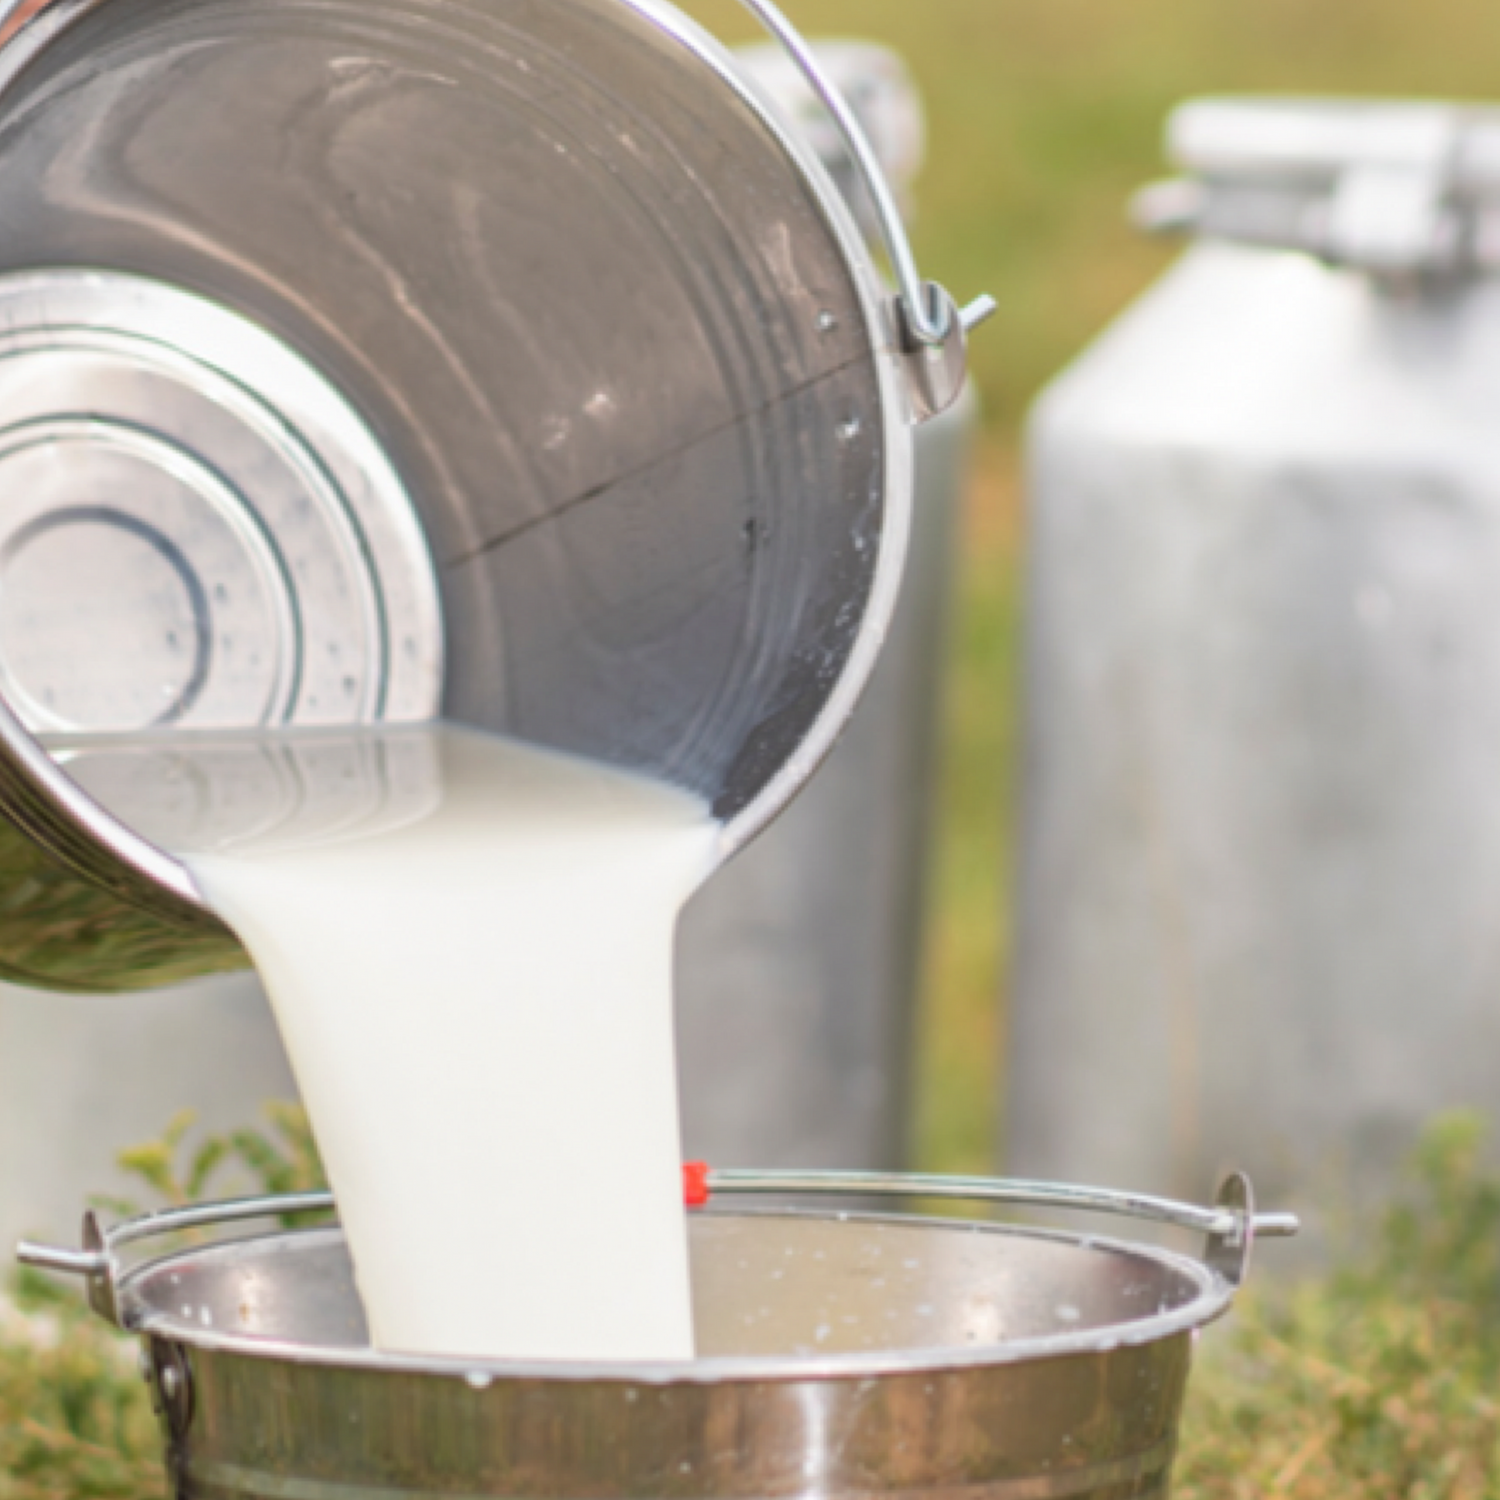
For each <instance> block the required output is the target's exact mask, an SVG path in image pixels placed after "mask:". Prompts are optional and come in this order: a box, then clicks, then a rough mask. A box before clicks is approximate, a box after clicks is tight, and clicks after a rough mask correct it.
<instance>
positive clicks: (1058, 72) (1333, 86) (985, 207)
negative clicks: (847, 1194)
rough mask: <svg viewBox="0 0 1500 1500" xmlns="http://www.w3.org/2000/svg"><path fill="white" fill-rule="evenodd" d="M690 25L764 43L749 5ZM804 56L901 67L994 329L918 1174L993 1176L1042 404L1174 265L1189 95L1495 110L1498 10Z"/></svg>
mask: <svg viewBox="0 0 1500 1500" xmlns="http://www.w3.org/2000/svg"><path fill="white" fill-rule="evenodd" d="M689 8H690V9H691V10H692V11H693V12H694V13H695V14H696V15H698V16H699V17H700V18H701V19H703V20H704V21H705V22H706V23H708V24H710V25H711V26H712V27H713V28H714V29H715V30H716V31H717V32H718V33H719V34H720V35H721V36H724V37H726V38H727V39H731V40H742V39H749V38H751V37H753V36H755V35H756V32H755V29H754V25H753V23H752V22H750V21H749V20H748V19H747V17H746V13H745V12H744V11H743V9H741V8H740V7H739V6H738V5H737V4H736V3H735V0H697V3H693V4H691V5H690V6H689ZM785 8H786V9H787V11H788V12H789V14H790V15H791V16H792V18H793V19H794V20H795V21H796V22H797V24H798V25H799V26H800V27H801V28H802V29H803V30H804V31H805V32H807V33H808V34H809V35H812V36H817V35H830V36H832V35H844V36H864V37H870V38H873V39H876V40H879V41H884V42H887V43H889V44H890V45H892V46H894V47H895V48H897V49H898V50H899V51H900V52H901V53H902V55H903V56H904V57H905V58H906V59H907V61H908V63H909V64H910V65H911V67H912V69H913V71H914V72H915V73H916V75H917V79H918V81H919V83H920V84H921V86H922V88H923V90H924V92H925V96H926V101H927V108H928V116H929V126H930V143H929V157H928V165H927V169H926V172H925V173H924V175H923V178H922V180H921V183H920V185H919V194H918V202H919V211H918V217H917V221H916V225H915V233H916V240H917V248H918V251H919V254H920V258H921V261H922V265H923V270H924V272H925V274H927V275H929V276H932V277H934V278H935V279H937V280H939V281H942V282H943V283H945V284H946V285H947V286H948V287H949V289H950V290H951V291H952V292H953V293H954V295H955V296H956V297H957V298H958V299H959V300H960V301H965V300H967V299H968V298H970V297H972V296H974V295H975V294H977V293H979V292H981V291H988V292H990V293H992V294H993V295H994V296H995V297H996V298H997V299H998V301H999V304H1000V312H999V315H998V317H997V318H996V319H995V320H994V321H993V322H991V323H990V324H988V325H987V326H986V327H985V328H984V330H983V331H982V332H981V333H980V334H979V335H978V337H977V338H976V340H975V344H974V350H973V365H974V370H975V374H976V378H977V380H978V384H979V387H980V390H981V393H982V396H983V399H984V406H985V436H984V441H983V443H982V445H981V451H980V453H979V455H978V459H977V463H976V469H975V475H974V482H973V485H972V503H971V504H970V506H969V512H968V516H967V521H966V527H965V533H964V537H963V541H962V552H963V566H962V581H961V587H960V598H959V609H958V616H957V619H956V621H955V639H954V651H953V658H952V665H951V680H950V685H949V688H950V690H949V695H948V723H947V756H946V766H945V775H944V783H943V791H942V799H943V818H942V833H941V841H940V851H939V877H938V887H937V891H936V894H935V901H934V929H933V937H932V942H931V950H930V954H929V959H928V965H927V983H926V986H925V994H924V1008H923V1017H922V1026H921V1050H920V1058H919V1072H918V1079H919V1081H918V1121H917V1135H916V1140H915V1141H914V1143H913V1156H914V1160H915V1162H916V1163H917V1164H919V1165H921V1166H923V1167H925V1168H929V1169H932V1170H938V1171H977V1170H983V1169H985V1168H987V1167H990V1166H992V1165H994V1160H995V1158H994V1150H995V1113H996V1108H997V1105H998V1074H999V1059H1000V1057H1001V1050H1002V1047H1003V1026H1004V1015H1003V989H1004V973H1005V968H1006V959H1007V954H1008V949H1009V930H1008V914H1007V913H1008V899H1007V897H1008V892H1007V889H1006V880H1007V866H1008V861H1009V850H1010V832H1011V827H1012V821H1013V820H1012V812H1013V788H1014V769H1015V767H1014V761H1015V757H1014V745H1015V717H1016V695H1017V689H1018V674H1017V670H1016V661H1015V655H1016V644H1017V620H1018V604H1019V581H1020V556H1021V548H1022V542H1023V536H1024V525H1023V516H1022V507H1021V502H1020V494H1019V485H1018V482H1017V452H1018V446H1019V439H1020V431H1021V426H1022V422H1023V419H1024V416H1025V411H1026V408H1027V406H1028V405H1029V403H1030V401H1031V399H1032V397H1033V396H1034V395H1035V394H1036V392H1037V391H1038V389H1039V388H1040V387H1041V386H1042V385H1043V384H1044V383H1045V382H1046V381H1047V380H1048V379H1049V378H1050V377H1051V376H1052V375H1053V374H1054V373H1055V372H1056V371H1057V370H1058V369H1060V368H1061V367H1062V366H1063V365H1064V364H1065V363H1066V362H1067V361H1068V360H1069V359H1070V358H1071V357H1072V356H1073V355H1074V354H1075V353H1076V352H1077V351H1078V350H1080V349H1081V348H1082V347H1084V345H1086V344H1087V343H1088V342H1089V341H1090V340H1091V339H1092V338H1093V337H1094V336H1095V335H1096V334H1097V333H1098V332H1099V330H1100V329H1101V328H1102V327H1103V326H1104V325H1105V324H1106V323H1107V322H1108V321H1109V320H1110V319H1111V318H1112V317H1113V316H1114V315H1115V314H1116V313H1117V312H1118V311H1119V310H1120V309H1121V308H1123V307H1124V306H1125V305H1126V304H1127V303H1128V302H1130V301H1131V300H1132V298H1134V297H1135V296H1136V295H1137V294H1138V293H1139V292H1140V291H1141V290H1142V288H1144V287H1145V286H1146V285H1147V284H1148V283H1149V282H1150V281H1151V280H1152V279H1153V277H1155V276H1156V275H1157V274H1159V273H1160V271H1161V270H1162V268H1163V267H1164V266H1165V265H1166V264H1167V262H1168V261H1169V259H1170V258H1171V256H1172V254H1173V253H1174V251H1173V248H1172V247H1171V246H1163V245H1160V244H1153V243H1151V242H1149V241H1147V240H1145V239H1144V238H1143V237H1142V236H1140V235H1139V234H1137V233H1136V232H1135V231H1134V230H1133V229H1132V228H1131V227H1130V225H1129V223H1128V222H1127V220H1126V217H1125V205H1126V202H1127V200H1128V198H1129V196H1130V194H1131V193H1132V192H1133V190H1134V189H1135V188H1137V187H1139V186H1140V185H1141V184H1143V183H1145V182H1147V181H1150V180H1151V179H1152V178H1153V177H1159V176H1161V175H1163V174H1164V172H1165V170H1166V169H1165V167H1164V164H1163V161H1162V157H1161V151H1160V141H1161V133H1162V124H1163V121H1164V119H1165V116H1166V114H1167V112H1168V110H1169V109H1170V108H1171V107H1172V105H1173V104H1174V103H1176V102H1177V101H1179V100H1181V99H1183V98H1185V97H1188V96H1190V95H1193V94H1203V93H1223V92H1274V93H1291V94H1298V93H1302V94H1307V93H1316V94H1351V93H1372V94H1404V95H1428V96H1440V97H1460V98H1474V99H1482V98H1484V97H1485V95H1486V92H1487V91H1489V92H1490V93H1493V92H1494V91H1495V83H1494V79H1495V75H1496V63H1495V59H1496V58H1497V57H1500V6H1497V5H1495V4H1493V3H1482V0H1422V3H1417V0H925V3H914V0H785Z"/></svg>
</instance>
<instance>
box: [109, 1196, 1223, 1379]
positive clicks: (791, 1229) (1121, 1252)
mask: <svg viewBox="0 0 1500 1500" xmlns="http://www.w3.org/2000/svg"><path fill="white" fill-rule="evenodd" d="M600 1232H601V1233H607V1232H608V1228H607V1226H606V1225H601V1226H600ZM690 1243H691V1253H692V1266H693V1300H694V1314H695V1319H696V1327H697V1341H698V1353H699V1357H700V1359H707V1360H743V1359H751V1360H767V1359H769V1360H788V1361H793V1362H796V1363H799V1364H805V1363H806V1362H807V1361H809V1360H822V1359H826V1358H830V1357H837V1356H841V1355H843V1356H864V1357H869V1356H881V1355H914V1354H921V1353H923V1352H933V1353H937V1352H943V1351H946V1353H947V1354H949V1355H951V1354H952V1353H953V1352H954V1351H962V1350H967V1351H971V1352H973V1353H975V1354H980V1353H981V1352H982V1351H989V1352H991V1353H997V1352H1000V1353H1003V1352H1005V1351H1008V1352H1009V1354H1010V1355H1011V1356H1013V1357H1023V1356H1025V1355H1027V1354H1030V1353H1048V1352H1067V1351H1068V1349H1070V1348H1080V1349H1082V1348H1103V1347H1108V1346H1112V1345H1113V1344H1115V1343H1120V1342H1127V1341H1133V1340H1136V1339H1139V1340H1144V1339H1147V1338H1151V1337H1156V1336H1161V1335H1163V1334H1166V1333H1169V1332H1175V1331H1180V1329H1181V1328H1182V1327H1184V1326H1193V1325H1194V1324H1195V1323H1199V1322H1204V1321H1207V1320H1208V1319H1209V1318H1211V1317H1213V1316H1215V1315H1216V1314H1217V1313H1218V1312H1220V1311H1221V1310H1222V1309H1223V1306H1224V1305H1225V1304H1226V1303H1227V1301H1228V1289H1227V1287H1225V1286H1224V1284H1223V1283H1221V1282H1219V1281H1218V1280H1217V1278H1215V1277H1214V1276H1213V1275H1212V1273H1210V1272H1209V1271H1207V1270H1206V1269H1205V1268H1204V1267H1203V1266H1201V1265H1198V1264H1197V1263H1195V1262H1193V1261H1191V1260H1188V1259H1186V1258H1183V1257H1178V1256H1175V1255H1172V1254H1170V1253H1168V1252H1165V1251H1161V1250H1156V1249H1151V1248H1147V1247H1134V1246H1129V1245H1124V1244H1120V1243H1117V1242H1114V1241H1108V1240H1091V1239H1084V1238H1079V1237H1075V1236H1069V1235H1063V1234H1057V1233H1049V1232H1042V1231H1035V1230H1026V1229H1017V1228H1012V1227H1006V1226H998V1225H990V1224H969V1223H960V1222H957V1221H949V1220H925V1219H910V1218H893V1217H873V1216H866V1215H852V1214H851V1215H826V1214H816V1215H815V1214H803V1213H792V1212H779V1211H778V1212H760V1213H743V1212H741V1213H724V1212H709V1213H702V1214H695V1215H694V1216H693V1218H692V1219H691V1220H690ZM125 1312H126V1317H127V1319H128V1320H129V1321H130V1322H131V1323H132V1324H133V1325H135V1326H138V1327H141V1328H144V1329H147V1330H149V1331H151V1332H153V1333H158V1334H161V1335H164V1336H167V1337H176V1338H181V1339H183V1340H185V1341H187V1342H207V1343H211V1344H215V1345H222V1344H223V1343H224V1342H226V1341H229V1342H232V1343H235V1344H239V1345H242V1346H243V1345H246V1344H248V1345H251V1346H253V1345H255V1344H262V1343H263V1344H266V1345H275V1346H280V1347H283V1348H284V1347H286V1346H295V1347H296V1349H297V1350H298V1351H299V1352H301V1353H303V1354H305V1355H307V1356H308V1357H313V1358H319V1357H322V1358H327V1359H332V1360H334V1361H338V1360H339V1359H340V1357H341V1356H356V1357H357V1356H358V1355H359V1354H360V1353H365V1354H366V1357H368V1355H367V1351H368V1350H369V1342H368V1337H367V1334H366V1330H365V1322H364V1316H363V1312H362V1310H361V1307H360V1302H359V1296H358V1292H357V1290H356V1287H355V1283H354V1278H353V1274H352V1268H351V1265H350V1261H349V1256H348V1252H347V1250H346V1248H345V1245H344V1240H343V1235H342V1233H341V1232H340V1231H339V1230H337V1229H320V1230H309V1231H302V1232H296V1233H286V1234H279V1235H273V1236H267V1237H263V1238H258V1239H253V1240H242V1241H236V1242H231V1243H227V1244H221V1245H217V1246H214V1247H212V1248H210V1249H205V1250H194V1251H188V1252H185V1253H182V1254H179V1255H175V1256H172V1257H169V1258H167V1259H165V1260H162V1261H158V1262H156V1263H154V1264H152V1265H150V1266H148V1267H145V1268H144V1269H142V1270H141V1271H139V1272H137V1273H136V1274H135V1275H134V1276H133V1277H132V1278H131V1280H130V1282H129V1283H128V1285H127V1288H126V1302H125ZM466 1363H470V1364H472V1361H468V1362H466Z"/></svg>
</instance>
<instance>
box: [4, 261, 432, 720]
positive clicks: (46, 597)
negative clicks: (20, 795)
mask: <svg viewBox="0 0 1500 1500" xmlns="http://www.w3.org/2000/svg"><path fill="white" fill-rule="evenodd" d="M0 485H3V486H4V488H5V492H6V495H7V497H8V503H7V505H6V508H5V513H4V516H3V518H0V684H3V686H4V687H5V689H6V694H5V696H6V698H7V700H8V701H9V702H10V704H11V705H12V707H13V708H15V709H16V710H17V711H18V712H19V713H20V715H21V717H22V718H23V720H24V721H25V723H26V725H27V727H28V728H29V729H31V730H32V731H33V732H39V731H53V732H66V733H80V732H95V733H97V732H106V733H107V732H113V731H128V730H136V729H148V728H155V727H157V726H161V725H168V724H170V725H172V726H174V727H178V728H183V729H223V728H256V727H272V726H274V727H283V726H292V725H328V724H368V723H374V722H377V721H385V720H397V721H399V720H405V719H426V718H431V717H432V716H433V715H434V714H435V713H436V712H437V711H438V706H439V701H440V697H441V691H442V652H443V624H442V617H441V614H440V607H439V603H438V587H437V580H436V577H435V575H434V572H433V566H432V559H431V557H430V555H429V553H428V551H427V544H426V542H425V540H424V538H423V535H422V530H421V527H420V525H419V523H418V521H417V517H416V513H415V511H414V509H413V506H412V502H411V500H410V499H409V497H408V496H407V494H406V492H405V490H404V489H403V488H402V486H401V483H400V480H399V479H398V478H397V477H396V474H395V473H394V471H393V470H392V469H391V467H390V465H389V464H388V463H387V462H386V460H385V458H384V456H383V455H382V454H381V452H380V449H379V447H378V446H377V445H376V443H375V441H374V439H373V438H372V437H371V436H370V434H369V432H368V430H367V429H366V428H365V426H364V424H363V423H362V422H361V421H360V419H359V417H358V416H357V415H356V414H355V412H354V411H353V410H352V409H351V408H350V407H349V405H348V404H347V403H346V402H345V401H344V400H343V398H342V397H341V396H340V395H339V394H338V392H337V391H335V390H334V389H333V387H332V386H330V385H329V384H328V383H327V381H325V380H324V379H322V377H320V376H319V375H318V373H317V372H316V371H315V370H314V369H313V368H312V367H311V366H310V365H309V364H307V363H306V361H304V360H302V359H300V358H299V357H298V356H297V355H296V354H295V353H293V351H292V350H291V349H289V348H288V347H287V346H286V345H285V344H282V343H280V342H278V341H277V340H275V339H273V338H272V337H271V336H270V335H269V334H267V333H265V332H264V331H262V330H261V329H258V328H256V327H255V326H253V325H252V324H251V323H249V322H247V321H246V320H245V319H242V318H239V317H236V316H235V315H234V314H232V313H229V312H227V311H226V310H225V309H223V308H221V307H218V306H215V305H214V304H213V303H210V302H207V301H205V300H204V299H202V298H199V297H193V296H190V295H188V294H187V293H185V292H181V291H177V290H175V289H173V288H170V287H166V286H162V285H160V284H158V283H155V282H151V281H147V280H144V279H142V278H139V277H132V276H122V275H119V274H111V273H103V272H79V271H42V272H23V273H20V274H16V275H11V276H8V277H0Z"/></svg>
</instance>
